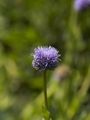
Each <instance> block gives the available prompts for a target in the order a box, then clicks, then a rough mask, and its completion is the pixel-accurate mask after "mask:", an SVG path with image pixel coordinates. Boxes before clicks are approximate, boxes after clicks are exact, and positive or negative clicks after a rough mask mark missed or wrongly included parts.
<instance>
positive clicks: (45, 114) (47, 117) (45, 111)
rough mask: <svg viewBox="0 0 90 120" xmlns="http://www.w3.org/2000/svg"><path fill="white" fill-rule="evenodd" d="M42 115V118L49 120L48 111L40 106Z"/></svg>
mask: <svg viewBox="0 0 90 120" xmlns="http://www.w3.org/2000/svg"><path fill="white" fill-rule="evenodd" d="M42 116H43V118H44V120H50V112H49V111H48V110H47V109H46V108H44V107H43V106H42Z"/></svg>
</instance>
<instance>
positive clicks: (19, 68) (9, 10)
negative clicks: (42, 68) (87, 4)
mask: <svg viewBox="0 0 90 120" xmlns="http://www.w3.org/2000/svg"><path fill="white" fill-rule="evenodd" d="M73 4H74V1H73V0H69V1H68V0H0V120H41V108H42V105H43V104H44V103H43V94H42V89H43V80H42V72H39V71H36V70H35V69H34V68H33V67H32V59H33V58H32V56H30V54H32V53H33V50H34V48H35V47H38V46H54V47H55V48H56V49H58V50H59V51H60V52H59V53H60V54H61V62H60V64H59V67H58V68H57V69H56V70H55V71H48V73H47V87H48V98H49V99H48V102H49V110H50V112H51V115H52V118H53V120H90V10H87V11H85V12H81V13H78V12H76V11H75V10H74V8H73Z"/></svg>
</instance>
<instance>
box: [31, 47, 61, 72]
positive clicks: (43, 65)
mask: <svg viewBox="0 0 90 120" xmlns="http://www.w3.org/2000/svg"><path fill="white" fill-rule="evenodd" d="M32 56H33V58H34V60H33V62H32V65H33V67H34V68H35V69H36V70H40V71H45V70H54V69H55V68H56V67H57V65H58V62H59V60H60V59H59V56H60V55H59V54H58V51H57V50H56V49H55V48H54V47H51V46H49V47H38V48H35V49H34V54H33V55H32Z"/></svg>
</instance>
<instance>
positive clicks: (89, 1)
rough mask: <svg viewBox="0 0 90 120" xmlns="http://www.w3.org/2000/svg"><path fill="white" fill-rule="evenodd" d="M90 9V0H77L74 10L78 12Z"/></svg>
mask: <svg viewBox="0 0 90 120" xmlns="http://www.w3.org/2000/svg"><path fill="white" fill-rule="evenodd" d="M88 7H90V0H75V2H74V8H75V9H76V10H77V11H82V10H85V9H87V8H88Z"/></svg>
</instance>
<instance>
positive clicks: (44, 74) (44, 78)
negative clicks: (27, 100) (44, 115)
mask: <svg viewBox="0 0 90 120" xmlns="http://www.w3.org/2000/svg"><path fill="white" fill-rule="evenodd" d="M43 83H44V102H45V108H46V109H47V110H48V103H47V87H46V71H44V72H43Z"/></svg>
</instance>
